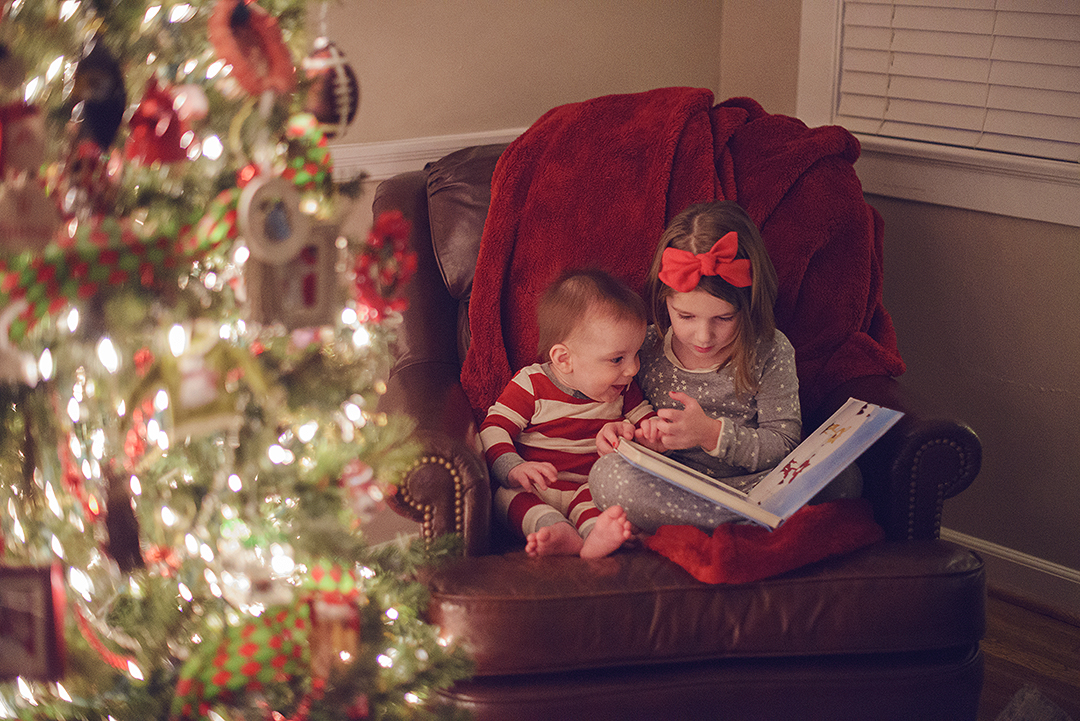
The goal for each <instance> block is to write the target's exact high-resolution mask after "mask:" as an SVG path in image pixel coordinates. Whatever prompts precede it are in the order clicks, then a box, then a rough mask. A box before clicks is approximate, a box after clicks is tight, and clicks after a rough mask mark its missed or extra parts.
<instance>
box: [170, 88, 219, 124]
mask: <svg viewBox="0 0 1080 721" xmlns="http://www.w3.org/2000/svg"><path fill="white" fill-rule="evenodd" d="M173 110H175V111H176V114H177V115H178V116H179V118H180V120H181V121H182V122H185V123H187V122H197V121H199V120H204V119H205V118H206V114H207V113H208V112H210V101H209V99H207V97H206V92H205V91H204V90H203V89H202V88H201V87H200V86H198V85H195V84H194V83H188V84H186V85H179V86H177V87H176V88H174V89H173Z"/></svg>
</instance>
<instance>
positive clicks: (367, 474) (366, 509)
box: [341, 458, 385, 520]
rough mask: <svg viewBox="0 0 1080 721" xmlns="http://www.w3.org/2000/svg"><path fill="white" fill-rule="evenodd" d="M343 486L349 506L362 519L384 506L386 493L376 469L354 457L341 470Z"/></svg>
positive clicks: (367, 517) (369, 516) (372, 514)
mask: <svg viewBox="0 0 1080 721" xmlns="http://www.w3.org/2000/svg"><path fill="white" fill-rule="evenodd" d="M341 486H342V488H344V489H345V497H346V499H347V502H348V504H349V508H351V509H352V511H353V513H354V514H355V515H356V517H357V518H358V519H360V520H367V519H370V518H371V517H372V516H374V515H375V512H376V511H378V510H379V509H380V508H382V507H383V500H384V498H385V494H384V493H383V490H382V487H381V486H380V484H379V483H378V481H376V480H375V469H373V468H372V467H371V466H369V465H368V464H366V463H364V462H363V461H361V460H360V459H359V458H354V459H353V460H351V461H349V462H348V463H347V464H346V465H345V468H343V469H342V471H341Z"/></svg>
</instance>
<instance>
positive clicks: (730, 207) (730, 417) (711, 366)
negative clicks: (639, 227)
mask: <svg viewBox="0 0 1080 721" xmlns="http://www.w3.org/2000/svg"><path fill="white" fill-rule="evenodd" d="M776 292H777V280H776V271H775V269H774V268H773V265H772V261H770V260H769V256H768V253H766V251H765V246H764V244H763V243H762V240H761V235H760V234H759V233H758V230H757V228H756V227H755V226H754V223H753V221H751V220H750V217H749V216H748V215H747V214H746V212H745V211H744V210H743V209H742V208H740V207H739V206H738V205H737V204H735V203H733V202H730V201H721V202H715V203H707V204H701V205H695V206H692V207H690V208H688V209H686V210H685V211H683V212H682V213H680V214H679V215H678V216H677V217H675V218H674V219H673V220H672V221H671V223H670V225H669V226H668V228H667V229H666V230H665V231H664V234H663V236H662V237H661V239H660V244H659V246H658V247H657V250H656V255H655V257H654V259H653V264H652V268H651V269H650V272H649V281H648V287H647V303H648V304H649V306H650V311H651V314H652V321H653V325H652V326H651V327H650V328H649V332H648V334H647V336H646V338H645V343H644V345H643V346H642V348H641V370H640V371H639V372H638V376H637V378H638V383H639V385H640V386H641V388H642V390H643V391H644V393H645V397H646V398H647V399H648V400H649V401H650V402H651V403H652V405H653V407H654V408H655V409H657V415H658V418H657V419H656V420H655V421H653V422H651V423H648V424H644V425H643V427H641V428H639V429H638V430H637V431H636V436H637V440H639V441H641V442H643V443H645V444H646V445H649V446H651V447H653V448H660V449H663V450H665V451H666V452H667V453H668V455H670V456H672V457H673V458H675V459H676V460H678V461H680V462H682V463H685V464H686V465H688V466H691V467H692V468H695V469H697V470H699V471H701V472H703V473H706V474H708V475H711V476H713V477H715V478H723V479H724V482H725V483H727V484H728V485H731V486H734V487H735V488H738V489H740V490H744V491H745V490H748V489H749V488H751V487H753V485H754V484H755V483H756V482H757V481H758V480H759V479H760V478H761V477H762V476H763V475H764V474H765V473H767V472H768V471H769V470H770V469H772V468H773V467H774V466H775V465H776V464H777V463H779V462H780V461H781V460H782V459H783V458H784V456H786V455H787V454H788V453H789V452H790V451H791V450H792V449H793V448H794V447H795V446H796V445H797V444H798V443H799V440H800V438H801V429H802V425H801V420H800V413H799V382H798V378H797V377H796V375H795V351H794V349H793V348H792V346H791V343H790V342H789V341H788V339H787V338H786V337H785V336H784V334H783V333H781V332H780V331H779V330H777V329H776V323H775V321H774V319H773V304H774V302H775V300H776ZM634 435H635V433H631V432H629V431H628V429H627V427H626V426H625V425H620V424H611V425H609V426H606V427H605V428H604V429H603V430H602V431H601V433H600V435H599V436H598V437H597V449H598V451H599V452H600V453H601V454H602V456H601V458H600V460H599V461H597V462H596V464H594V466H593V469H592V472H591V473H590V475H589V486H590V488H591V489H592V494H593V500H594V502H595V503H596V504H597V506H598V507H600V508H610V507H612V506H621V507H622V508H623V509H624V510H625V512H626V516H627V518H628V519H629V521H630V522H631V523H632V524H633V525H635V526H636V527H637V528H638V529H640V530H641V531H643V532H646V533H652V532H654V531H655V530H656V528H657V527H658V526H661V525H665V524H678V525H693V526H697V527H699V528H701V529H702V530H705V531H712V530H713V529H714V528H715V527H716V526H717V525H719V524H721V523H725V522H729V521H733V520H737V519H739V518H741V517H740V516H737V515H735V514H733V513H732V512H730V511H727V510H726V509H724V508H722V507H720V506H717V505H715V504H713V503H710V502H709V501H706V500H704V499H702V498H700V497H699V496H696V495H694V494H692V493H689V492H688V491H684V490H683V489H681V488H679V487H678V486H675V485H673V484H670V483H667V482H665V481H663V480H661V479H659V478H656V477H655V476H652V475H650V474H648V473H646V472H644V471H641V470H639V469H637V468H635V467H634V466H632V465H630V464H629V463H627V462H626V461H625V460H623V459H622V457H621V456H619V455H618V454H616V453H611V451H612V450H613V449H614V446H615V445H616V444H617V443H618V441H619V439H620V438H633V437H634Z"/></svg>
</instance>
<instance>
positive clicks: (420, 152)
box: [330, 128, 525, 183]
mask: <svg viewBox="0 0 1080 721" xmlns="http://www.w3.org/2000/svg"><path fill="white" fill-rule="evenodd" d="M523 132H525V128H507V129H503V130H490V131H485V132H479V133H463V134H460V135H439V136H433V137H427V138H409V139H407V140H388V141H384V142H375V143H340V144H336V145H331V146H330V153H331V155H332V156H333V158H334V178H335V179H337V180H347V179H349V178H353V177H355V176H356V175H357V174H359V173H361V172H366V173H367V174H368V181H369V182H374V183H378V182H379V181H381V180H386V179H387V178H389V177H391V176H392V175H397V174H398V173H404V172H406V171H409V170H420V169H421V168H423V167H424V165H426V164H427V163H430V162H431V161H434V160H438V159H439V158H441V157H443V156H444V155H447V154H448V153H452V152H454V151H455V150H460V149H462V148H468V147H471V146H473V145H491V144H494V143H509V142H510V141H512V140H513V139H514V138H516V137H517V136H519V135H521V134H522V133H523Z"/></svg>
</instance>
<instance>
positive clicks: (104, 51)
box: [69, 37, 127, 150]
mask: <svg viewBox="0 0 1080 721" xmlns="http://www.w3.org/2000/svg"><path fill="white" fill-rule="evenodd" d="M69 100H70V102H71V103H72V109H71V120H72V122H74V123H77V124H78V125H79V138H80V139H81V138H88V139H90V140H93V141H94V142H95V143H97V145H98V147H99V148H101V149H102V150H104V149H105V148H108V147H109V146H110V145H112V142H113V140H114V139H115V138H116V132H117V131H118V130H119V129H120V123H121V121H122V120H123V118H124V111H125V110H126V109H127V90H125V88H124V74H123V72H122V71H121V69H120V63H118V62H117V61H116V58H114V57H113V56H112V53H110V52H109V49H108V48H106V47H105V44H104V43H102V42H101V41H100V38H97V37H95V38H94V39H92V40H91V41H90V42H89V43H87V45H86V50H85V52H84V53H83V57H82V59H81V60H79V64H78V66H77V67H76V68H75V77H74V80H73V81H72V88H71V95H70V98H69Z"/></svg>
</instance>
